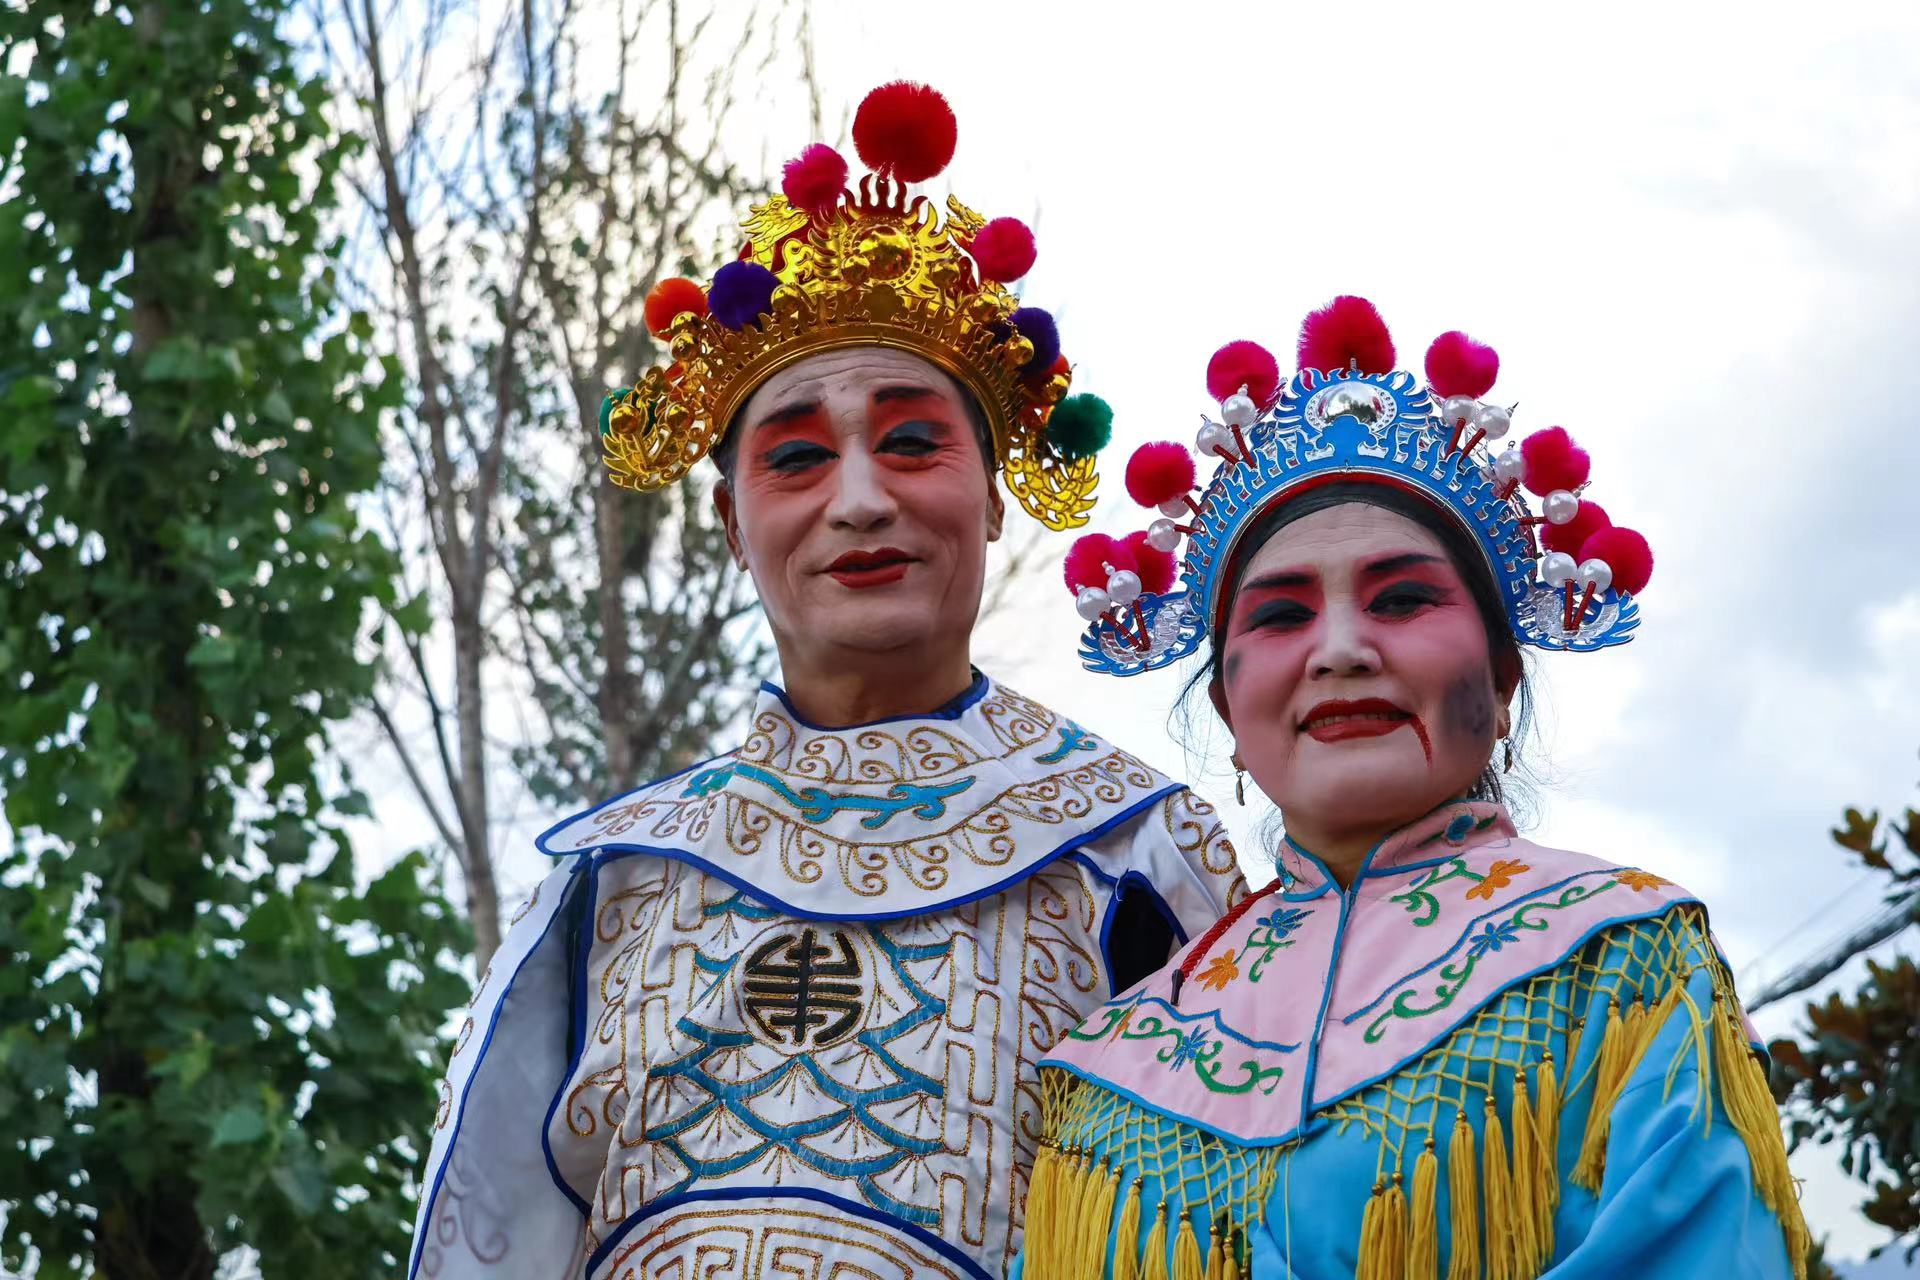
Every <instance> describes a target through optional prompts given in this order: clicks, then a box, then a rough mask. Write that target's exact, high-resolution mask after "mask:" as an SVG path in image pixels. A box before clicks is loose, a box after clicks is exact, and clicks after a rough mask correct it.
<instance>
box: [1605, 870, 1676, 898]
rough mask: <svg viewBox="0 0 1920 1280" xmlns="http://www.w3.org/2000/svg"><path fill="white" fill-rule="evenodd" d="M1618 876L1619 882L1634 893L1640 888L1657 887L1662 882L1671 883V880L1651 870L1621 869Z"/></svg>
mask: <svg viewBox="0 0 1920 1280" xmlns="http://www.w3.org/2000/svg"><path fill="white" fill-rule="evenodd" d="M1618 878H1619V881H1620V883H1621V884H1623V885H1625V886H1627V888H1629V889H1631V890H1633V891H1634V892H1635V893H1638V892H1640V891H1641V890H1642V889H1658V888H1659V887H1660V886H1661V885H1663V884H1672V883H1673V881H1671V880H1665V879H1662V878H1661V877H1659V876H1657V875H1654V874H1653V873H1652V872H1651V871H1622V872H1621V873H1620V875H1619V877H1618Z"/></svg>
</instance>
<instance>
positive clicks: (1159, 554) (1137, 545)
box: [1123, 529, 1180, 596]
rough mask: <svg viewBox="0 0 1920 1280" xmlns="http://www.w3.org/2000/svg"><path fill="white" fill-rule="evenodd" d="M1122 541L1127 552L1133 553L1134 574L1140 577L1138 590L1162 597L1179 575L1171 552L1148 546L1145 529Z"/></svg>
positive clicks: (1129, 535) (1177, 566)
mask: <svg viewBox="0 0 1920 1280" xmlns="http://www.w3.org/2000/svg"><path fill="white" fill-rule="evenodd" d="M1123 541H1124V543H1125V545H1126V548H1127V550H1129V551H1131V552H1133V562H1134V564H1135V565H1136V566H1137V567H1136V568H1135V569H1134V572H1135V573H1137V574H1139V575H1140V589H1141V590H1142V591H1144V592H1146V593H1147V594H1148V595H1153V596H1157V595H1164V594H1165V593H1166V592H1167V591H1168V590H1169V589H1170V588H1171V587H1172V586H1173V580H1174V578H1176V577H1178V576H1179V573H1180V564H1179V562H1178V561H1177V560H1175V559H1174V558H1173V552H1171V551H1162V550H1160V548H1158V547H1155V546H1150V545H1148V543H1147V531H1146V530H1145V529H1138V530H1135V531H1134V532H1132V533H1130V534H1128V535H1127V536H1126V538H1125V539H1124V540H1123Z"/></svg>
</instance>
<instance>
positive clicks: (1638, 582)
mask: <svg viewBox="0 0 1920 1280" xmlns="http://www.w3.org/2000/svg"><path fill="white" fill-rule="evenodd" d="M1579 558H1580V559H1582V560H1604V561H1606V562H1607V568H1609V569H1611V570H1613V589H1614V590H1615V591H1620V592H1624V593H1625V594H1627V595H1630V596H1637V595H1639V594H1640V593H1641V592H1642V591H1645V590H1646V589H1647V582H1648V580H1649V579H1650V578H1652V577H1653V548H1652V547H1650V546H1648V545H1647V540H1646V539H1645V538H1643V537H1641V536H1640V535H1639V534H1637V533H1635V532H1634V531H1633V530H1631V529H1627V528H1622V527H1619V526H1615V527H1613V528H1610V529H1602V530H1600V531H1599V532H1598V533H1596V534H1594V535H1593V536H1592V537H1591V538H1588V539H1587V540H1586V541H1585V542H1583V543H1581V544H1580V556H1579Z"/></svg>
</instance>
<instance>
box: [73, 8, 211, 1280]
mask: <svg viewBox="0 0 1920 1280" xmlns="http://www.w3.org/2000/svg"><path fill="white" fill-rule="evenodd" d="M102 20H103V21H111V19H110V18H109V19H102ZM134 25H135V29H136V30H137V31H138V32H139V34H140V36H141V38H142V39H143V40H147V41H150V42H153V43H158V42H159V41H160V39H161V38H162V35H163V33H164V31H165V26H166V18H165V13H164V11H163V9H162V7H161V6H159V5H157V4H148V5H146V6H144V7H142V8H141V9H140V10H139V12H138V14H137V15H136V17H135V19H134ZM130 150H131V160H132V169H133V186H134V195H135V200H134V204H135V207H136V208H144V210H145V216H144V219H143V221H142V223H141V225H140V227H139V229H138V231H137V232H136V234H135V236H134V240H133V272H132V274H131V275H129V277H128V278H127V286H126V287H127V291H128V293H129V294H130V295H131V296H132V298H133V314H132V316H131V329H132V333H131V339H132V347H131V351H132V355H133V362H132V363H133V364H134V366H135V367H138V366H140V364H141V363H142V357H144V356H145V355H147V354H148V353H150V352H152V351H153V350H155V349H156V348H157V347H159V346H160V344H162V343H164V342H165V341H167V339H168V338H170V337H172V336H173V332H174V322H173V316H172V313H171V311H170V310H169V306H168V300H167V299H166V298H165V297H164V296H163V294H161V293H160V292H157V291H156V288H155V287H153V286H149V285H148V283H147V281H148V279H149V278H150V277H148V276H147V275H145V274H144V273H143V272H142V270H141V268H142V266H143V264H146V263H152V262H155V261H159V260H163V259H165V258H166V256H167V255H168V254H170V253H173V252H176V251H177V248H178V241H179V238H180V237H179V230H180V221H179V218H180V213H179V205H180V198H181V196H182V195H183V194H184V193H185V192H186V191H187V190H188V189H189V188H190V187H191V185H192V183H193V180H194V178H195V176H196V175H197V174H198V173H199V171H200V166H199V157H198V156H190V155H175V154H171V153H168V152H166V151H164V150H159V149H156V148H155V147H153V146H151V145H142V143H141V142H139V141H137V140H136V141H134V142H133V145H132V146H131V148H130ZM140 421H141V406H140V403H139V401H138V399H136V401H135V403H134V406H133V428H134V431H135V433H136V435H137V433H138V432H139V428H140ZM129 504H130V508H131V509H132V510H135V511H138V510H139V509H140V507H141V505H142V504H140V503H139V502H138V501H137V500H134V499H132V498H131V496H130V497H129ZM121 533H122V535H123V536H122V542H121V545H120V546H119V547H117V548H114V550H115V551H116V552H118V553H119V554H121V555H123V556H124V557H125V559H126V562H127V563H128V564H129V565H139V566H143V567H144V568H145V569H146V571H147V574H148V575H150V579H151V583H152V590H153V591H154V592H156V593H157V594H159V595H161V596H163V597H164V596H165V595H167V594H168V593H170V592H173V591H177V586H175V585H174V571H173V570H172V569H171V568H170V567H169V565H168V562H167V552H166V549H165V548H163V547H161V546H159V545H157V544H156V543H155V542H154V540H153V539H152V537H151V536H150V535H143V534H142V532H141V528H140V522H139V521H138V520H137V519H134V520H129V521H127V522H126V523H125V525H124V526H123V528H122V530H121ZM170 639H171V643H170V644H169V645H168V646H167V658H166V664H165V665H166V670H162V671H156V672H154V673H152V674H153V677H154V679H155V680H156V682H157V683H156V685H155V687H154V701H153V714H154V718H155V720H156V721H157V722H159V723H160V724H161V725H162V726H164V727H165V728H167V729H169V730H170V731H171V732H172V733H173V734H175V735H178V740H179V742H180V744H181V754H180V756H179V757H178V758H177V760H176V761H174V762H172V763H171V765H169V764H168V763H167V762H161V761H150V762H148V763H146V764H145V765H144V766H143V767H141V768H137V769H135V770H134V771H133V773H132V774H131V775H130V776H129V778H128V785H127V788H126V790H125V791H124V792H123V793H122V797H121V808H122V811H123V812H122V814H121V815H111V814H110V815H107V817H106V822H105V825H106V827H107V828H108V829H115V828H118V829H120V830H123V831H138V832H144V833H147V834H148V835H149V836H151V835H155V834H158V833H162V832H164V833H165V835H164V836H163V837H162V838H164V839H167V840H170V841H186V842H190V843H192V844H195V845H198V844H200V843H201V842H202V841H203V838H204V831H205V826H206V821H207V815H206V814H205V813H203V812H201V800H202V796H203V795H204V793H205V790H206V788H207V787H208V785H209V779H207V777H206V776H205V769H206V763H205V762H206V753H205V749H204V748H205V746H206V743H205V736H206V735H205V732H204V717H203V716H202V714H201V711H200V708H199V706H198V705H197V702H196V699H195V694H194V692H193V691H194V689H195V687H196V685H195V682H194V680H193V679H192V678H191V673H190V671H189V669H188V666H187V653H188V650H189V649H190V648H191V647H192V645H193V642H194V632H193V629H192V628H191V626H189V627H187V628H186V629H185V630H184V631H182V630H179V629H175V634H174V635H173V636H172V637H171V638H170ZM162 815H165V816H164V817H162ZM156 819H158V820H156ZM176 847H177V846H176ZM149 860H151V864H152V865H151V866H150V867H149V866H147V865H142V864H148V863H149ZM163 861H164V860H163V859H160V858H158V857H156V856H154V851H152V850H150V849H143V850H142V853H141V856H140V861H139V863H137V864H136V866H135V867H134V868H133V869H132V870H133V873H134V874H145V873H147V871H148V870H151V872H152V875H153V878H155V879H158V880H160V881H162V882H163V883H164V882H165V881H166V880H167V879H168V873H167V872H166V871H163V870H161V869H160V866H161V865H162V864H163ZM103 896H107V897H110V898H112V899H113V900H114V901H115V902H116V907H115V909H114V910H113V913H112V914H111V915H110V916H109V921H110V923H109V925H108V928H109V939H110V943H111V944H112V945H110V947H109V949H108V950H107V951H106V952H105V953H104V955H103V964H102V970H101V977H100V992H99V997H98V999H97V1000H96V1002H95V1007H94V1013H93V1016H94V1019H95V1024H96V1026H98V1027H99V1028H100V1052H99V1055H98V1057H97V1059H96V1060H95V1061H94V1062H92V1063H75V1064H74V1065H75V1067H76V1069H79V1070H83V1071H84V1070H86V1069H87V1067H88V1066H90V1065H91V1066H92V1067H93V1068H94V1070H95V1072H96V1079H97V1082H98V1088H99V1110H100V1111H101V1112H102V1113H105V1114H109V1115H110V1114H112V1113H114V1112H115V1111H116V1110H119V1109H122V1108H124V1109H125V1110H127V1111H130V1112H136V1113H137V1112H140V1111H143V1110H145V1109H147V1107H148V1106H149V1105H150V1101H149V1100H150V1099H151V1098H152V1096H153V1093H154V1090H155V1088H156V1087H157V1085H156V1082H155V1080H154V1078H153V1076H152V1074H151V1073H150V1071H149V1070H148V1063H147V1058H146V1055H145V1053H144V1052H143V1051H142V1046H141V1045H140V1044H139V1043H137V1042H135V1043H129V1042H126V1041H122V1040H117V1039H116V1037H115V1034H114V1032H115V1028H116V1026H117V1025H120V1024H121V1022H122V1020H121V1019H118V1018H116V1017H115V1016H114V1015H115V1006H116V1005H117V1004H118V1003H120V1001H121V1000H122V998H123V983H122V981H121V960H122V958H123V957H124V956H126V955H127V954H128V948H129V946H130V945H132V944H137V943H139V942H141V941H142V940H144V939H146V938H152V937H157V936H161V935H164V934H167V933H171V932H174V931H176V930H178V929H179V928H180V926H181V923H183V922H181V921H179V920H177V919H174V918H170V917H177V916H178V915H179V914H180V913H181V912H182V910H183V909H184V911H185V912H186V914H187V917H188V918H187V919H186V921H184V923H185V924H188V925H191V923H192V920H191V915H192V911H193V905H192V904H193V901H194V899H193V896H192V895H191V894H189V893H186V892H180V893H176V894H175V895H173V898H172V900H171V902H170V903H169V904H168V905H167V906H165V907H162V906H157V905H156V904H155V903H153V902H152V901H150V900H148V899H147V898H146V897H144V896H142V895H139V894H136V893H131V892H126V891H125V886H124V885H121V884H114V883H108V884H106V885H104V886H103ZM134 998H135V999H136V1000H138V998H139V997H137V996H135V997H134ZM87 1176H88V1178H89V1180H90V1181H91V1182H92V1183H93V1185H94V1187H95V1189H96V1190H95V1194H96V1195H97V1196H98V1197H99V1200H98V1203H99V1206H100V1220H99V1226H98V1228H97V1234H96V1237H95V1255H94V1261H95V1264H96V1265H97V1267H98V1268H99V1274H100V1276H101V1277H102V1280H209V1278H210V1277H211V1276H212V1275H213V1271H214V1262H215V1259H214V1256H213V1251H212V1249H211V1248H210V1247H209V1244H208V1235H207V1230H206V1227H205V1225H204V1224H202V1223H201V1221H200V1215H199V1212H198V1211H197V1209H196V1208H195V1205H194V1200H195V1197H196V1196H197V1195H198V1192H199V1186H198V1184H197V1183H196V1182H195V1181H194V1180H193V1179H192V1178H191V1177H189V1176H187V1175H186V1174H185V1173H184V1172H183V1171H175V1172H173V1173H170V1174H167V1175H165V1176H163V1177H161V1178H159V1179H156V1180H152V1181H144V1180H141V1179H136V1178H134V1177H132V1176H130V1175H129V1174H128V1172H127V1171H126V1169H125V1168H124V1167H122V1166H120V1165H119V1164H117V1163H115V1164H112V1165H110V1166H107V1167H101V1168H93V1169H89V1170H88V1171H87Z"/></svg>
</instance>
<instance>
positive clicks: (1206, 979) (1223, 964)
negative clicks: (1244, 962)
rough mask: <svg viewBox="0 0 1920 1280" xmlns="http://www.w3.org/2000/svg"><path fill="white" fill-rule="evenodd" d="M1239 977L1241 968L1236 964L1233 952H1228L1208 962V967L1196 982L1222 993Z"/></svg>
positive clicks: (1223, 952)
mask: <svg viewBox="0 0 1920 1280" xmlns="http://www.w3.org/2000/svg"><path fill="white" fill-rule="evenodd" d="M1239 976H1240V966H1239V965H1238V964H1237V963H1236V962H1235V960H1234V955H1233V952H1232V951H1231V950H1228V951H1222V952H1221V953H1220V954H1219V955H1217V956H1215V957H1214V958H1213V959H1211V960H1209V961H1207V967H1206V968H1204V969H1202V970H1201V971H1200V975H1199V977H1198V978H1196V979H1195V981H1197V982H1198V983H1199V984H1200V985H1201V986H1203V987H1206V988H1208V989H1209V990H1212V991H1222V990H1225V989H1226V985H1227V984H1228V983H1229V982H1232V981H1233V980H1234V979H1235V978H1237V977H1239Z"/></svg>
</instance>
